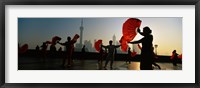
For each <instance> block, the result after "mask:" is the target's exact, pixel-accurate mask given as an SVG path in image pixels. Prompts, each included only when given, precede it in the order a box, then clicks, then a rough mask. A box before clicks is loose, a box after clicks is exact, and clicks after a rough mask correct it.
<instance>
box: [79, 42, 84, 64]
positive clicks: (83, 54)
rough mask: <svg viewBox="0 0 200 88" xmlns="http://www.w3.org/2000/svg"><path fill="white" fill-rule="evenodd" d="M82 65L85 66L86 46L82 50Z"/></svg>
mask: <svg viewBox="0 0 200 88" xmlns="http://www.w3.org/2000/svg"><path fill="white" fill-rule="evenodd" d="M80 59H81V65H82V66H83V65H84V63H85V62H84V59H85V45H83V47H82V49H81V57H80Z"/></svg>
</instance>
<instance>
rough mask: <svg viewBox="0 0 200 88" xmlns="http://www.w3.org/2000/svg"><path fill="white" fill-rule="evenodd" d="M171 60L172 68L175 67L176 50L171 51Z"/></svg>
mask: <svg viewBox="0 0 200 88" xmlns="http://www.w3.org/2000/svg"><path fill="white" fill-rule="evenodd" d="M171 59H172V64H173V66H177V59H178V54H177V53H176V50H173V52H172V57H171Z"/></svg>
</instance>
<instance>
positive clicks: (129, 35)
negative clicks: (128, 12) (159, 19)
mask: <svg viewBox="0 0 200 88" xmlns="http://www.w3.org/2000/svg"><path fill="white" fill-rule="evenodd" d="M141 22H142V21H141V20H139V19H137V18H129V19H128V20H126V22H125V23H124V24H123V28H122V34H123V36H122V38H121V40H120V41H121V42H120V43H123V44H121V45H122V46H121V49H122V51H126V50H127V48H126V46H128V45H127V42H130V41H132V40H133V39H134V38H135V36H136V34H137V32H136V30H137V28H139V27H140V25H141Z"/></svg>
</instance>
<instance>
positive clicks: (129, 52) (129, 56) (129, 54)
mask: <svg viewBox="0 0 200 88" xmlns="http://www.w3.org/2000/svg"><path fill="white" fill-rule="evenodd" d="M128 62H129V64H130V63H131V48H130V47H129V48H128V55H127V58H126V63H128Z"/></svg>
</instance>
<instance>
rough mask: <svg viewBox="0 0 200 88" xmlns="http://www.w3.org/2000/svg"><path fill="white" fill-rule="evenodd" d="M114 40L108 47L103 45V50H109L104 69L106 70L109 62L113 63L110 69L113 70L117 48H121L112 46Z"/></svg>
mask: <svg viewBox="0 0 200 88" xmlns="http://www.w3.org/2000/svg"><path fill="white" fill-rule="evenodd" d="M112 42H113V41H112V40H110V41H109V45H107V46H104V45H101V46H102V47H103V48H105V49H108V55H107V57H106V63H105V66H104V68H105V69H106V67H107V64H108V62H109V60H110V61H111V62H110V69H113V67H112V65H113V61H114V55H115V50H116V49H115V48H119V47H120V46H121V45H112Z"/></svg>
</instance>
